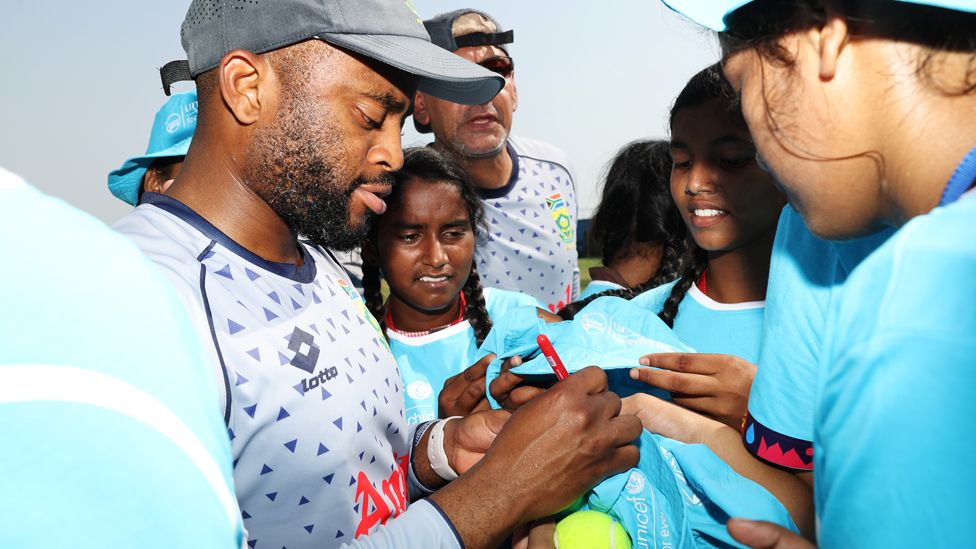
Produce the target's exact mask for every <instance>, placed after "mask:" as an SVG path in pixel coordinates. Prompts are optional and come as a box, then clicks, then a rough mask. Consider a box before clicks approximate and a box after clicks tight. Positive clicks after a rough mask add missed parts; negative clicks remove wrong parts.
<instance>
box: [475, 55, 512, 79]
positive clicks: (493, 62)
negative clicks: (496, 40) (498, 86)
mask: <svg viewBox="0 0 976 549" xmlns="http://www.w3.org/2000/svg"><path fill="white" fill-rule="evenodd" d="M478 64H479V65H481V66H482V67H484V68H486V69H488V70H490V71H491V72H493V73H495V74H499V75H501V76H502V77H504V78H508V77H509V76H511V75H512V73H513V72H515V61H512V58H511V57H507V56H504V55H499V56H498V57H492V58H490V59H485V60H484V61H482V62H480V63H478Z"/></svg>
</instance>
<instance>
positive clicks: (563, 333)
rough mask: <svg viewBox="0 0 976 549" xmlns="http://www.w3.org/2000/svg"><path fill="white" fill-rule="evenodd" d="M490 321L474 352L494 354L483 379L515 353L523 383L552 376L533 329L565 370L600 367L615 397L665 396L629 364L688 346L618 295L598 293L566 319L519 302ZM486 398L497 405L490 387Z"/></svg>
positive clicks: (495, 374)
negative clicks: (547, 317) (545, 316)
mask: <svg viewBox="0 0 976 549" xmlns="http://www.w3.org/2000/svg"><path fill="white" fill-rule="evenodd" d="M493 324H494V327H493V328H492V329H491V332H490V333H489V334H488V337H487V338H485V341H484V343H482V345H481V353H480V356H484V355H485V354H488V353H494V354H496V355H497V358H495V360H494V361H492V363H491V364H490V365H489V366H488V371H487V374H486V376H485V378H486V383H488V384H490V383H491V381H492V380H494V379H495V378H496V377H498V376H499V375H501V368H502V363H503V362H504V361H505V360H507V359H508V358H510V357H513V356H516V355H518V356H521V357H522V359H523V362H522V364H521V365H520V366H517V367H515V368H512V373H515V374H518V375H520V376H523V377H524V378H526V382H528V383H540V382H545V381H555V378H556V376H555V374H554V373H553V372H552V368H550V367H549V363H548V362H547V361H546V358H545V357H544V356H542V354H541V353H540V352H539V345H538V344H537V343H536V337H538V335H539V334H546V336H548V337H549V340H550V341H551V342H552V346H553V348H554V349H555V350H556V354H558V355H559V358H560V359H562V361H563V364H564V365H565V366H566V370H568V371H569V372H570V373H572V372H575V371H578V370H581V369H583V368H585V367H587V366H591V365H596V366H599V367H601V368H603V369H604V370H606V372H607V378H608V379H609V383H610V390H611V391H613V392H615V393H617V394H618V395H620V396H621V397H624V396H629V395H632V394H635V393H650V394H653V395H655V396H658V397H660V398H665V399H670V395H668V393H667V392H666V391H663V390H660V389H655V388H653V387H650V386H648V385H647V384H645V383H643V382H640V381H635V380H632V379H630V369H631V368H647V366H641V365H640V363H639V362H638V360H640V357H642V356H644V355H647V354H651V353H673V352H694V350H693V349H692V348H690V347H688V346H687V345H685V344H684V343H682V342H681V341H680V340H678V337H677V336H676V335H675V334H674V332H672V331H671V329H670V328H668V326H667V325H666V324H665V323H664V322H663V321H662V320H661V319H660V318H658V317H657V315H654V314H650V313H648V311H647V309H645V308H643V307H640V306H638V305H635V304H633V303H631V302H630V301H627V300H626V299H621V298H619V297H601V298H598V299H596V300H594V301H593V302H591V303H590V304H589V305H587V306H586V307H584V308H583V309H582V310H580V311H579V312H578V313H577V314H576V317H575V318H574V319H573V320H572V321H568V322H556V323H547V322H546V321H544V320H542V319H541V318H539V317H538V315H537V314H536V311H535V309H534V308H532V307H520V308H517V309H513V310H511V311H509V312H508V313H507V314H505V315H502V316H501V317H499V318H498V319H496V320H495V321H494V322H493ZM488 400H489V402H490V403H491V405H492V407H494V408H499V407H500V406H499V404H498V402H496V401H495V400H494V399H493V398H492V397H491V395H490V393H489V395H488Z"/></svg>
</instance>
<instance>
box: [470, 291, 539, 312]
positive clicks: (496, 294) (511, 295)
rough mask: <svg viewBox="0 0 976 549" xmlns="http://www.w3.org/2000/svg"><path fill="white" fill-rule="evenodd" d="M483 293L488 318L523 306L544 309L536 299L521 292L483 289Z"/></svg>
mask: <svg viewBox="0 0 976 549" xmlns="http://www.w3.org/2000/svg"><path fill="white" fill-rule="evenodd" d="M483 291H484V296H485V306H486V307H487V308H488V315H489V316H496V315H500V314H504V313H505V311H507V310H509V309H514V308H515V307H522V306H525V305H530V306H532V307H539V308H544V306H543V305H542V303H540V302H539V300H538V299H536V298H534V297H532V296H530V295H529V294H525V293H522V292H516V291H512V290H502V289H500V288H485V289H484V290H483Z"/></svg>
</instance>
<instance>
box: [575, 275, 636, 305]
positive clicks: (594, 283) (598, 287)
mask: <svg viewBox="0 0 976 549" xmlns="http://www.w3.org/2000/svg"><path fill="white" fill-rule="evenodd" d="M625 289H626V288H624V287H623V286H621V285H620V284H617V283H615V282H610V281H609V280H591V281H590V283H589V284H587V285H586V288H584V289H583V293H581V294H580V296H579V299H578V300H577V301H583V300H584V299H586V298H588V297H590V296H591V295H596V294H602V293H603V292H609V291H612V290H625Z"/></svg>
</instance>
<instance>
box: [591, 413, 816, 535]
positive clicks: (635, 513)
mask: <svg viewBox="0 0 976 549" xmlns="http://www.w3.org/2000/svg"><path fill="white" fill-rule="evenodd" d="M638 446H639V447H640V461H639V462H638V464H637V467H635V468H633V469H631V470H630V471H627V472H624V473H621V474H619V475H615V476H612V477H610V478H608V479H606V480H604V481H603V482H601V483H600V484H598V485H597V486H596V487H594V488H593V489H592V490H590V492H589V493H588V494H587V495H586V497H585V498H584V500H585V503H584V508H588V509H593V510H596V511H600V512H603V513H607V514H609V515H611V516H612V517H613V518H614V519H616V520H617V522H619V523H620V524H621V525H622V526H623V527H624V529H625V530H627V533H628V534H629V535H630V539H631V542H632V544H633V547H634V548H635V549H637V548H656V549H685V548H698V547H743V546H742V545H741V544H739V543H738V542H736V541H735V540H733V539H732V537H731V536H730V535H729V533H728V530H727V529H726V528H725V523H726V522H728V520H729V518H731V517H748V518H751V519H755V520H768V521H771V522H775V523H777V524H780V525H782V526H784V527H787V528H789V529H791V530H792V531H794V532H797V533H798V530H797V528H796V526H795V525H794V524H793V520H792V519H791V518H790V515H789V512H787V510H786V508H785V507H784V506H783V505H782V504H781V503H780V502H779V500H777V499H776V498H775V497H774V496H773V495H772V494H770V493H769V492H768V491H766V489H765V488H763V487H762V486H760V485H758V484H756V483H755V482H753V481H751V480H749V479H747V478H745V477H743V476H741V475H739V474H737V473H736V472H735V471H733V470H732V469H731V468H730V467H729V466H728V465H726V464H725V462H723V461H722V460H721V459H719V457H718V456H716V455H715V454H714V453H713V452H712V451H711V450H710V449H709V448H708V447H707V446H705V445H703V444H684V443H682V442H678V441H676V440H672V439H668V438H664V437H662V436H659V435H655V434H652V433H650V432H648V431H644V432H643V433H642V434H641V437H640V439H639V440H638Z"/></svg>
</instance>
